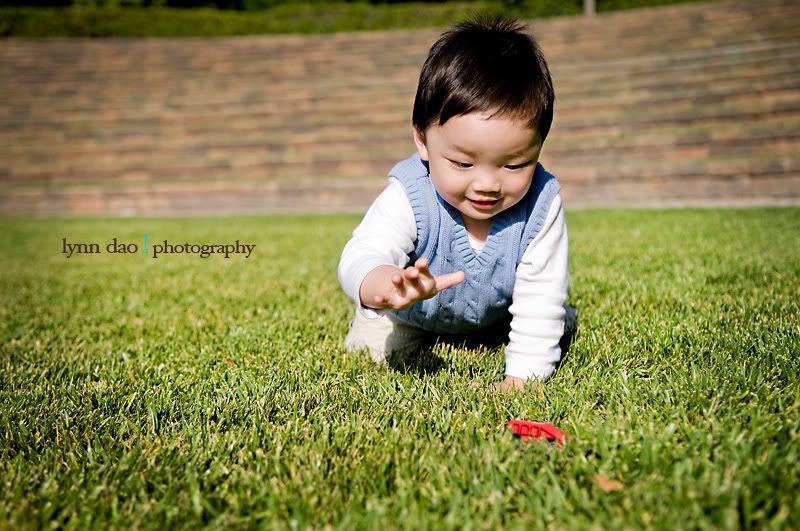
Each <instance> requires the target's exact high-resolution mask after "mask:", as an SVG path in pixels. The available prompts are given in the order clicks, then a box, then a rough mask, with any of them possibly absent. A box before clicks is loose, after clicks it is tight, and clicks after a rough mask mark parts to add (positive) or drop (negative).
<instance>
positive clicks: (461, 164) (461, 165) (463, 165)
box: [447, 159, 472, 170]
mask: <svg viewBox="0 0 800 531" xmlns="http://www.w3.org/2000/svg"><path fill="white" fill-rule="evenodd" d="M447 160H449V161H450V164H452V165H453V166H455V167H456V168H461V169H464V170H466V169H467V168H471V167H472V164H470V163H469V162H457V161H455V160H450V159H447Z"/></svg>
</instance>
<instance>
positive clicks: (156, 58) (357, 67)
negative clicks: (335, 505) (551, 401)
mask: <svg viewBox="0 0 800 531" xmlns="http://www.w3.org/2000/svg"><path fill="white" fill-rule="evenodd" d="M656 4H669V5H656ZM584 10H585V6H584V3H583V2H582V1H573V2H556V1H541V2H537V1H532V0H506V1H476V2H413V3H405V2H379V1H372V2H345V3H342V2H338V3H337V2H322V1H320V2H303V3H298V2H289V1H286V0H152V1H150V0H133V1H131V0H124V1H122V0H119V1H111V0H109V1H104V0H77V1H75V2H71V1H68V0H33V1H21V0H20V1H9V0H2V1H1V2H0V35H2V37H3V38H2V39H0V183H1V186H0V213H4V214H43V215H109V216H135V215H198V214H200V215H216V214H230V213H245V212H270V211H280V212H283V211H352V212H358V211H363V210H365V209H366V207H367V206H368V205H369V203H370V201H371V200H372V199H373V198H374V197H375V195H377V193H379V191H380V190H381V189H382V188H383V186H385V184H386V174H387V172H388V170H389V169H390V168H391V167H392V166H393V165H394V163H395V162H396V161H398V160H400V159H403V158H406V157H408V156H409V155H410V154H411V153H412V152H413V151H414V146H413V142H412V140H411V125H410V124H411V108H412V104H413V98H414V93H415V89H416V83H417V78H418V75H419V70H420V67H421V66H422V63H423V61H424V59H425V57H426V55H427V52H428V49H429V48H430V46H431V44H433V42H434V41H435V40H436V39H437V38H438V36H439V34H440V33H441V32H442V31H443V30H444V29H445V28H446V27H447V26H448V25H450V24H453V23H455V22H458V21H460V20H463V19H464V18H466V17H467V16H468V15H469V14H471V13H473V12H475V11H490V12H497V13H504V14H506V15H508V16H512V17H517V18H520V19H522V20H523V21H525V22H526V23H527V25H528V29H529V31H530V32H531V33H532V34H534V35H535V36H536V37H537V39H538V40H539V42H540V44H541V45H542V48H543V49H544V51H545V54H546V56H547V59H548V62H549V64H550V68H551V71H552V74H553V77H554V83H555V88H556V111H555V121H554V126H553V129H552V131H551V133H550V136H549V137H548V139H547V142H546V144H545V147H544V150H543V152H542V159H541V161H542V163H543V165H544V166H545V167H546V168H547V169H548V170H549V171H551V172H552V173H554V174H555V175H556V176H557V177H558V178H559V180H560V181H561V183H562V185H563V195H564V199H565V202H566V205H567V207H568V208H583V207H616V206H634V207H640V206H641V207H663V206H688V205H737V206H739V205H782V204H798V203H800V60H799V59H800V23H798V22H797V21H798V20H800V2H796V1H790V0H763V1H749V0H733V1H715V2H684V3H675V2H664V1H646V0H642V1H636V0H626V1H623V0H620V1H602V0H600V1H598V2H597V5H596V7H595V10H596V14H594V15H585V14H584Z"/></svg>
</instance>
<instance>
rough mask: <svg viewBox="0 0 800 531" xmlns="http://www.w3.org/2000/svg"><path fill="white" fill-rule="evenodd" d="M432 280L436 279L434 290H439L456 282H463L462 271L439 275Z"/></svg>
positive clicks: (450, 286)
mask: <svg viewBox="0 0 800 531" xmlns="http://www.w3.org/2000/svg"><path fill="white" fill-rule="evenodd" d="M434 280H436V291H437V292H439V291H442V290H443V289H447V288H452V287H453V286H455V285H456V284H459V283H461V282H463V281H464V272H463V271H456V272H455V273H447V274H445V275H439V276H438V277H435V278H434Z"/></svg>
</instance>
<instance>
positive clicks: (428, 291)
mask: <svg viewBox="0 0 800 531" xmlns="http://www.w3.org/2000/svg"><path fill="white" fill-rule="evenodd" d="M416 237H417V225H416V220H415V219H414V211H413V210H412V209H411V204H410V203H409V202H408V197H407V196H406V194H405V191H404V190H403V187H402V185H401V184H400V182H399V181H397V180H396V179H390V180H389V185H388V186H387V187H386V189H384V191H383V192H382V193H381V194H380V195H379V196H378V198H377V199H376V200H375V201H374V202H373V204H372V206H370V208H369V210H368V211H367V213H366V215H365V216H364V219H363V220H362V222H361V224H360V225H359V226H358V227H356V229H355V230H354V231H353V237H352V238H351V239H350V241H349V242H347V245H345V248H344V250H343V251H342V256H341V259H340V261H339V281H340V283H341V284H342V288H343V289H344V291H345V293H346V294H347V295H348V296H350V298H351V299H353V300H354V301H355V302H357V303H358V307H359V308H360V310H361V311H362V312H364V315H365V316H367V317H370V318H371V317H378V316H380V315H381V314H382V313H384V312H383V310H386V309H389V308H394V309H397V310H400V309H403V308H408V307H409V306H412V305H413V304H415V303H417V302H418V301H420V300H424V299H428V298H430V297H433V296H434V295H435V294H436V293H438V292H439V291H441V290H443V289H445V288H448V287H450V286H454V285H455V284H458V283H459V282H461V281H462V280H464V273H463V272H461V271H458V272H455V273H450V274H446V275H440V276H438V277H434V276H433V275H432V274H431V273H430V271H429V270H428V264H427V261H426V260H425V259H422V258H420V259H418V260H417V261H416V262H415V263H414V264H413V265H409V266H408V267H405V269H402V268H403V267H404V266H405V265H406V263H407V262H408V254H409V253H411V251H412V250H413V249H414V240H416Z"/></svg>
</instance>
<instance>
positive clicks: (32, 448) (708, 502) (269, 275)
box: [0, 208, 800, 529]
mask: <svg viewBox="0 0 800 531" xmlns="http://www.w3.org/2000/svg"><path fill="white" fill-rule="evenodd" d="M358 219H359V218H358V217H357V216H263V217H259V216H251V217H231V218H214V219H110V220H109V219H99V220H91V219H71V220H63V219H21V218H14V219H9V218H5V219H2V220H0V227H2V231H1V232H0V242H1V243H2V246H3V250H4V252H3V254H2V258H0V281H1V282H2V285H1V286H0V287H2V294H3V295H2V305H0V312H2V319H0V323H2V327H1V328H0V348H1V349H2V350H1V351H0V478H2V491H1V492H0V515H2V516H0V528H5V527H9V528H16V527H22V528H26V527H31V528H35V527H40V526H48V525H49V523H51V522H52V523H55V524H57V525H63V526H65V527H68V528H79V529H84V528H101V529H102V528H107V527H118V528H129V527H144V528H162V527H164V526H167V525H168V526H170V527H176V528H196V527H197V526H199V525H210V526H211V527H213V528H222V527H229V526H235V527H266V528H293V529H306V528H307V527H309V526H311V527H314V528H322V527H325V525H326V524H331V525H332V526H333V527H336V528H347V529H352V528H363V529H375V528H381V527H384V528H394V527H404V528H408V529H419V528H428V529H447V528H472V529H474V528H493V527H497V526H500V525H504V526H507V527H510V528H526V529H531V528H540V527H545V526H547V527H554V528H590V527H591V528H597V529H619V528H631V527H642V526H646V527H656V528H680V529H687V528H728V529H732V528H746V529H752V528H759V529H760V528H767V529H769V528H773V529H777V528H786V527H794V528H797V527H798V526H800V501H798V500H800V497H798V495H797V494H798V492H800V479H798V478H800V444H799V443H800V441H799V440H798V435H799V434H800V386H799V385H798V366H799V365H800V356H799V354H800V325H799V324H798V315H800V302H798V300H799V299H800V209H798V208H787V209H752V210H669V211H624V210H613V211H582V212H570V213H569V215H568V224H569V229H570V249H571V272H572V284H571V288H570V302H571V303H572V304H573V305H575V306H576V307H577V308H578V311H579V315H580V327H579V332H578V336H577V338H576V340H575V343H574V344H573V347H572V350H571V351H570V353H569V355H568V356H567V357H566V359H565V360H564V363H563V365H562V366H561V368H560V369H559V370H558V371H557V372H556V374H555V375H554V377H553V378H552V379H550V380H549V381H548V382H546V383H545V384H544V385H543V386H540V387H539V388H531V389H529V390H527V391H524V392H518V393H516V394H512V395H497V394H494V393H492V392H491V391H489V390H488V389H487V388H484V389H481V390H474V389H472V388H471V387H470V385H469V383H470V381H472V380H474V379H479V380H481V381H483V382H486V384H487V385H488V384H489V382H492V381H498V380H500V379H501V378H502V374H503V354H502V349H494V350H489V351H487V350H481V349H478V350H468V349H464V348H453V347H444V348H443V347H441V346H437V347H436V348H435V349H434V350H433V351H432V352H428V353H427V354H425V355H423V356H420V359H419V360H417V361H414V362H411V363H410V364H409V365H408V366H405V367H400V368H395V369H393V368H389V367H381V366H375V365H373V364H372V362H371V361H368V360H367V359H366V358H364V357H360V356H357V355H353V354H349V353H347V352H345V351H344V350H343V348H342V340H343V337H344V334H345V332H346V327H347V323H348V320H349V319H350V316H351V305H350V303H349V301H348V300H347V299H346V297H345V296H344V295H343V294H342V293H341V291H340V288H339V286H338V283H337V280H336V265H337V262H338V257H339V253H340V251H341V248H342V246H343V245H344V243H345V242H346V240H347V238H348V236H349V234H350V231H351V230H352V229H353V227H354V226H355V224H356V223H357V222H358ZM144 232H148V233H149V234H150V236H151V245H152V242H153V241H160V240H162V239H164V238H168V239H170V240H171V241H174V242H175V243H177V242H178V241H180V242H186V241H188V242H191V243H201V242H209V243H211V242H232V241H234V240H236V239H239V240H240V241H242V242H247V243H255V244H256V245H257V247H256V249H255V251H254V252H253V255H251V257H250V258H249V259H247V260H244V259H242V258H241V257H231V258H230V259H228V260H225V259H224V258H221V257H219V256H214V257H211V258H208V259H202V258H199V257H197V256H196V255H171V256H162V257H159V258H158V259H152V258H148V257H147V256H145V255H143V254H142V253H139V254H138V255H134V256H112V255H108V254H100V255H82V256H74V257H73V258H70V259H67V258H65V257H64V255H62V254H61V253H60V251H61V248H62V243H61V238H63V237H66V238H68V240H70V241H72V242H80V241H83V242H89V241H95V242H98V243H100V242H106V241H108V240H110V239H111V238H113V237H117V238H118V239H119V240H120V241H131V242H137V243H139V244H140V246H141V240H142V234H143V233H144ZM509 418H521V419H529V420H539V421H545V422H552V423H554V424H556V425H558V426H560V427H561V428H562V429H563V430H564V431H566V432H567V433H569V434H570V435H571V437H572V440H571V442H570V443H569V444H568V445H567V446H566V447H564V448H563V449H558V448H554V447H549V446H548V445H546V444H542V443H536V444H530V445H525V444H522V443H521V442H520V441H518V440H515V439H514V438H513V437H512V436H511V434H510V433H509V432H508V431H507V430H505V429H504V427H503V426H504V424H505V422H506V421H507V420H508V419H509ZM595 475H602V476H604V477H607V478H610V479H614V480H617V481H620V482H621V483H622V484H623V485H624V486H623V488H622V489H621V490H618V491H615V492H604V491H603V490H601V489H600V488H599V487H598V486H597V485H595V483H594V482H593V477H594V476H595Z"/></svg>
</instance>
